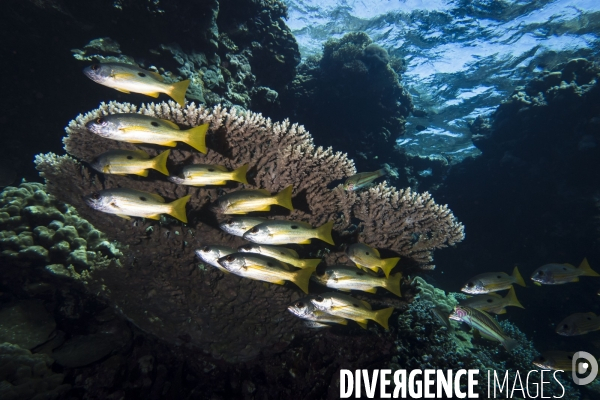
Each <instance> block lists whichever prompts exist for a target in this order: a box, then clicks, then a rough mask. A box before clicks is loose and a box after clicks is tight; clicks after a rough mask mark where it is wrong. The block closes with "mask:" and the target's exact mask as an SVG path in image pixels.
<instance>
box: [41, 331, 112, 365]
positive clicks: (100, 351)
mask: <svg viewBox="0 0 600 400" xmlns="http://www.w3.org/2000/svg"><path fill="white" fill-rule="evenodd" d="M119 342H120V341H119V338H118V337H115V335H114V334H111V333H95V334H90V335H83V336H74V337H72V338H70V339H68V340H67V341H66V342H65V343H64V344H63V345H62V346H60V347H59V348H57V349H54V351H53V352H52V358H53V359H54V361H55V362H56V363H57V364H60V365H62V366H63V367H68V368H77V367H83V366H85V365H88V364H91V363H93V362H96V361H98V360H100V359H102V358H104V357H106V356H107V355H109V354H110V353H111V352H113V351H114V350H116V349H118V348H119V347H120V343H119Z"/></svg>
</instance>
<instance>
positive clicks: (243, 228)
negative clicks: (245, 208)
mask: <svg viewBox="0 0 600 400" xmlns="http://www.w3.org/2000/svg"><path fill="white" fill-rule="evenodd" d="M266 221H268V219H267V218H262V217H247V216H243V217H231V218H229V219H228V220H226V221H223V222H221V223H220V224H219V228H221V229H222V230H224V231H225V232H227V233H229V234H230V235H235V236H239V237H242V236H244V233H246V232H248V231H249V230H250V229H252V228H254V227H255V226H256V225H258V224H262V223H263V222H266Z"/></svg>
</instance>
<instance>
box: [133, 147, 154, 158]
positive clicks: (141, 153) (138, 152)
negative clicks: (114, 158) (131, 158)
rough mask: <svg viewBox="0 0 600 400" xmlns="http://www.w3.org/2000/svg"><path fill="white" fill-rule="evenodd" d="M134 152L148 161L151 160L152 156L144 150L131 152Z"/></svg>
mask: <svg viewBox="0 0 600 400" xmlns="http://www.w3.org/2000/svg"><path fill="white" fill-rule="evenodd" d="M131 151H132V152H134V153H135V154H137V155H138V156H140V157H141V158H143V159H145V160H147V159H149V158H150V155H149V154H148V153H146V152H145V151H144V150H139V149H138V150H131Z"/></svg>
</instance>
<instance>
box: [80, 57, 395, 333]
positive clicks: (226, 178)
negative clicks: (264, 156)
mask: <svg viewBox="0 0 600 400" xmlns="http://www.w3.org/2000/svg"><path fill="white" fill-rule="evenodd" d="M84 74H85V75H86V76H87V77H88V78H90V79H91V80H93V81H94V82H97V83H99V84H101V85H104V86H107V87H110V88H113V89H116V90H118V91H120V92H123V93H141V94H145V95H148V96H152V97H158V96H159V94H160V93H164V94H166V95H168V96H170V97H171V98H172V99H173V100H175V101H176V102H177V103H178V104H179V105H181V106H183V105H184V104H185V92H186V90H187V87H188V85H189V81H187V80H186V81H181V82H175V83H165V82H164V78H163V77H162V76H161V75H160V74H158V73H155V72H153V71H147V70H144V69H141V68H139V67H136V66H134V65H129V64H121V63H101V64H94V65H92V66H90V67H87V68H86V69H84ZM86 128H87V130H88V131H89V132H90V133H92V134H96V135H98V136H100V137H103V138H106V139H111V140H116V141H123V142H127V143H133V144H136V143H144V144H154V145H159V146H166V147H175V146H177V144H178V143H180V142H181V143H185V144H186V145H188V146H190V147H191V148H193V149H195V150H197V151H199V152H200V153H203V154H206V153H207V152H208V149H207V147H206V135H207V132H208V124H203V125H200V126H197V127H192V128H188V129H181V127H180V126H178V125H177V124H175V123H173V122H171V121H168V120H163V119H159V118H155V117H151V116H147V115H142V114H136V113H123V114H112V115H106V116H101V117H98V118H96V119H93V120H91V121H89V122H87V123H86ZM169 154H170V150H165V151H163V152H162V153H160V154H159V155H158V156H156V157H154V158H151V157H150V156H149V155H148V154H147V153H146V152H145V151H143V150H118V149H115V150H110V151H108V152H105V153H103V154H100V155H98V156H97V157H96V159H95V160H94V161H93V162H92V163H91V166H92V167H93V168H94V169H95V170H96V171H97V172H99V173H102V174H116V175H128V174H132V175H137V176H142V177H147V176H148V174H149V170H155V171H158V172H160V173H161V174H163V175H166V177H167V178H166V179H168V180H169V181H170V182H173V183H175V184H178V185H189V186H214V185H226V184H227V183H228V182H238V183H239V184H244V185H247V184H248V180H247V178H246V174H247V171H248V168H249V167H250V166H249V165H248V164H244V165H240V166H238V167H237V168H236V169H233V170H229V169H228V168H226V167H225V166H221V165H212V164H194V165H185V166H179V168H178V173H177V174H171V173H170V172H169V170H168V168H167V161H168V158H169ZM385 174H386V172H385V170H378V171H375V172H365V173H359V174H356V175H354V176H351V177H349V178H348V179H347V180H346V182H345V183H344V185H343V187H344V189H345V190H348V191H356V190H360V189H362V188H364V187H367V186H369V185H370V184H371V183H372V182H373V181H374V180H375V179H377V178H378V177H381V176H384V175H385ZM292 197H293V187H292V186H288V187H286V188H283V189H282V190H281V191H280V192H279V193H271V192H269V191H267V190H266V189H239V190H236V191H233V192H230V193H227V194H225V195H222V196H220V197H219V198H218V199H216V201H215V202H214V203H213V205H212V207H211V210H212V211H213V212H214V213H216V214H217V216H218V217H219V219H223V217H225V218H226V219H225V220H224V221H222V222H221V223H220V224H219V227H220V228H221V229H222V230H223V231H225V232H227V233H229V234H231V235H236V236H240V237H242V238H244V239H245V240H247V241H248V242H250V243H248V244H246V245H243V246H240V247H239V248H238V249H233V248H229V247H226V246H218V245H211V244H207V245H205V246H202V247H201V248H199V249H197V250H196V251H195V253H196V256H197V257H198V258H199V259H200V260H201V261H203V262H204V263H206V264H208V265H211V266H213V267H215V268H217V269H218V270H220V271H222V272H223V273H225V274H233V275H237V276H239V277H242V278H248V279H253V280H258V281H263V282H269V283H274V284H278V285H283V284H285V283H286V282H291V283H293V284H294V285H295V286H297V287H298V288H300V289H301V290H302V291H303V292H304V293H306V294H308V293H309V283H310V282H311V281H313V282H316V283H318V284H320V285H323V286H325V287H327V288H330V289H335V290H339V291H345V292H350V291H352V290H356V291H362V292H367V293H375V292H376V291H377V288H383V289H385V290H387V291H389V292H391V293H393V294H394V295H396V296H400V297H401V296H402V294H401V292H400V286H401V280H402V273H400V272H397V273H395V274H393V275H391V271H392V269H393V268H394V267H395V266H396V265H397V263H398V261H399V260H400V258H399V257H392V258H382V257H381V256H380V254H379V251H378V250H377V249H375V248H373V247H370V246H368V245H366V244H364V243H356V244H353V245H351V246H349V247H348V249H347V254H348V257H349V258H350V260H352V261H353V262H354V263H355V264H356V267H353V266H349V265H335V266H331V267H325V269H324V272H322V273H316V269H317V266H318V265H319V264H320V263H321V261H322V260H321V259H320V258H313V259H310V258H301V257H300V255H299V254H298V252H297V251H296V250H295V249H292V248H288V247H283V246H282V245H303V244H310V243H311V241H312V240H314V239H318V240H320V241H322V242H325V243H327V244H329V245H332V246H333V245H335V243H334V241H333V237H332V229H333V221H329V222H327V223H325V224H323V225H322V226H319V227H313V226H312V225H310V224H308V223H306V222H303V221H289V220H283V219H269V218H265V217H257V216H254V215H248V214H249V213H260V212H268V211H270V210H271V207H273V206H277V207H283V208H285V209H288V210H290V211H293V210H294V206H293V204H292ZM189 199H190V195H188V196H184V197H182V198H179V199H175V200H174V201H172V202H170V203H168V202H166V200H165V199H164V198H163V197H162V196H160V195H158V194H156V193H147V192H142V191H139V190H133V189H128V188H118V189H106V190H102V191H99V192H96V193H91V194H89V195H87V196H86V197H85V202H86V204H87V205H89V206H90V207H92V208H93V209H95V210H98V211H101V212H105V213H109V214H115V215H117V216H119V217H122V218H126V219H130V218H131V217H143V218H150V219H155V220H159V219H160V217H161V215H165V214H166V215H170V216H171V217H173V218H176V219H178V220H179V221H181V222H183V223H187V222H188V216H187V214H186V204H187V202H188V201H189ZM380 271H381V272H380ZM380 273H381V274H382V275H380ZM390 275H391V276H390ZM288 311H290V312H291V313H292V314H293V315H295V316H297V317H299V318H301V319H303V320H304V322H305V325H306V326H308V327H311V328H326V327H330V326H332V324H341V325H346V324H347V323H348V320H352V321H355V322H356V323H357V324H358V325H359V326H361V327H363V328H366V327H367V322H368V321H369V320H372V321H375V322H376V323H378V324H379V325H381V326H382V327H384V328H385V329H389V325H388V320H389V317H390V316H391V314H392V312H393V311H394V308H393V307H388V308H384V309H380V310H373V309H372V308H371V305H370V304H369V303H368V302H366V301H363V300H359V299H355V298H353V297H352V296H350V295H348V294H342V293H338V292H326V293H323V294H318V295H310V296H308V297H306V298H304V299H302V300H299V301H296V302H294V304H292V305H290V306H289V307H288Z"/></svg>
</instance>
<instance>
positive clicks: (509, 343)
mask: <svg viewBox="0 0 600 400" xmlns="http://www.w3.org/2000/svg"><path fill="white" fill-rule="evenodd" d="M502 346H504V348H505V349H506V351H513V350H514V349H516V348H517V347H519V342H517V341H516V340H515V339H511V338H505V339H504V340H503V341H502Z"/></svg>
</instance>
